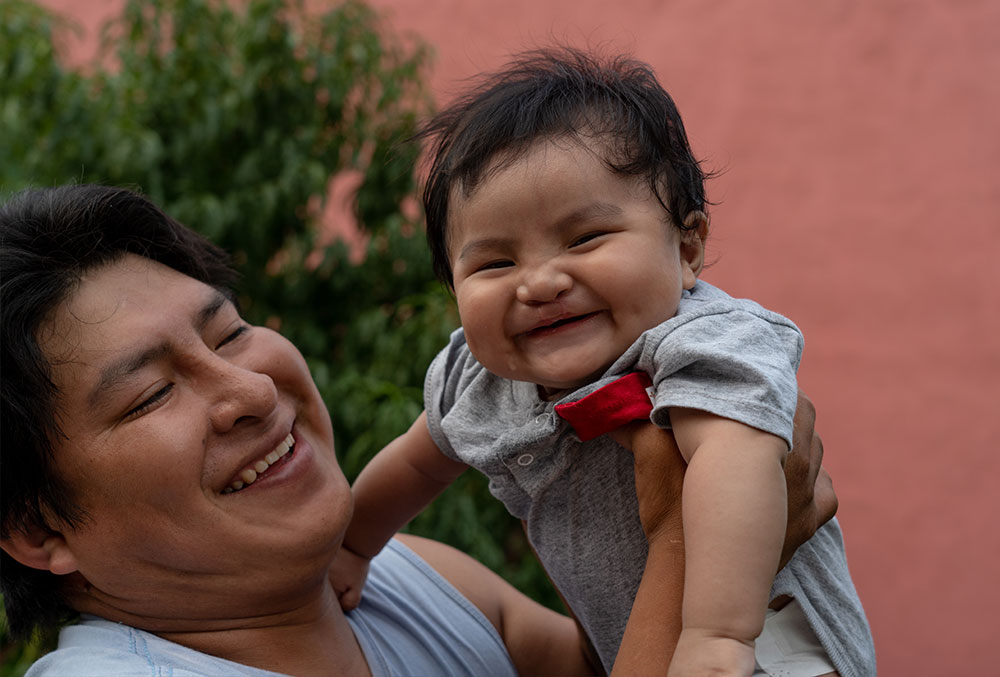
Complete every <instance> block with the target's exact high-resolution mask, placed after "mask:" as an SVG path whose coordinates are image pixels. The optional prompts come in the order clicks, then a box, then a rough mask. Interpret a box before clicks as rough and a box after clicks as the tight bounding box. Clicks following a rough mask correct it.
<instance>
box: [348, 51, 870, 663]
mask: <svg viewBox="0 0 1000 677" xmlns="http://www.w3.org/2000/svg"><path fill="white" fill-rule="evenodd" d="M425 135H426V136H428V137H430V138H433V139H435V144H434V146H433V148H432V151H433V155H432V159H433V161H432V166H431V169H430V174H429V177H428V181H427V185H426V189H425V192H424V206H425V210H426V215H427V235H428V240H429V243H430V246H431V250H432V254H433V257H434V264H435V270H436V272H437V274H438V275H439V277H441V279H442V280H444V281H445V282H446V283H447V284H448V285H449V286H450V287H451V288H452V289H453V290H454V294H455V298H456V300H457V304H458V310H459V314H460V316H461V320H462V328H461V329H459V330H457V331H456V332H455V333H454V334H453V335H452V337H451V341H450V343H449V345H448V346H447V347H446V348H445V349H444V350H443V351H442V352H441V353H440V354H439V355H438V357H437V358H436V359H435V360H434V362H433V364H432V365H431V367H430V369H429V372H428V375H427V381H426V386H425V407H426V410H425V413H424V414H422V415H421V416H420V418H419V419H418V420H417V421H416V423H414V425H413V426H412V427H411V428H410V430H409V431H408V432H406V433H405V434H403V435H402V436H401V437H399V438H397V439H396V440H395V441H394V442H392V443H391V444H390V445H388V446H387V447H386V448H385V449H384V450H383V451H382V452H380V453H379V454H378V455H377V456H376V457H375V458H374V459H373V460H372V462H371V463H370V464H369V466H368V467H367V468H366V469H365V470H364V471H363V472H362V473H361V475H360V476H359V477H358V479H357V481H356V483H355V485H354V491H355V501H356V510H355V516H354V519H353V521H352V524H351V527H350V529H349V530H348V532H347V536H346V538H345V542H344V545H345V548H346V550H347V551H350V552H351V553H354V554H355V555H357V557H353V558H352V556H350V555H347V556H346V558H347V559H345V560H341V561H339V562H338V563H337V566H336V569H335V584H336V586H337V588H338V590H339V591H344V594H343V595H342V601H343V603H344V604H345V605H348V606H349V605H351V604H356V603H357V599H358V595H359V591H360V589H361V586H362V585H363V582H364V577H365V574H366V570H367V561H368V559H370V558H371V557H373V556H374V555H375V554H376V553H378V551H379V550H380V549H381V548H382V546H383V545H384V544H385V543H386V542H387V541H388V540H389V539H390V538H391V536H392V535H393V534H394V533H395V532H396V531H397V530H398V529H399V528H400V527H402V526H403V525H404V524H405V523H406V522H408V521H409V520H410V519H411V518H412V517H413V516H414V515H415V514H416V513H417V512H419V510H420V509H422V508H423V507H424V506H425V505H426V504H427V503H428V502H429V501H431V500H432V499H433V498H434V497H435V496H436V495H437V494H438V493H439V492H440V491H441V490H443V489H444V488H445V487H446V486H447V485H448V484H449V483H450V482H451V481H453V480H454V479H455V478H456V477H457V476H458V475H459V474H460V473H461V472H462V471H463V470H465V469H466V468H467V467H469V466H472V467H474V468H476V469H478V470H480V471H481V472H483V473H485V474H486V475H487V476H488V477H489V478H490V490H491V491H492V493H493V494H494V495H495V496H496V497H497V498H499V499H500V500H501V501H503V502H504V504H505V505H506V507H507V509H508V510H509V511H510V512H511V513H512V514H513V515H514V516H516V517H518V518H520V519H522V520H524V521H525V524H526V529H527V533H528V537H529V539H530V541H531V543H532V545H533V546H534V548H535V550H536V552H537V553H538V556H539V558H540V560H541V561H542V564H543V565H544V567H545V569H546V571H547V572H548V573H549V575H550V577H551V578H552V580H553V581H554V583H555V585H556V586H557V587H558V589H559V591H560V593H561V594H562V596H563V597H564V599H565V600H566V602H567V604H568V605H569V607H570V608H571V609H572V611H573V613H574V615H575V616H576V617H577V619H578V620H579V621H580V623H581V624H582V626H583V628H584V629H585V630H586V632H587V634H588V636H589V637H590V638H591V640H592V642H593V644H594V646H595V648H596V650H597V653H598V654H599V656H600V659H601V661H602V662H603V664H604V666H605V668H606V669H608V670H609V671H610V669H611V666H612V664H613V663H614V659H615V655H616V653H617V650H618V646H619V644H620V642H621V639H622V635H623V632H624V629H625V626H626V623H627V621H628V617H629V612H630V610H631V605H632V601H633V599H634V598H635V594H636V589H637V586H638V583H639V580H640V577H641V576H642V573H643V563H644V562H645V559H646V541H645V538H644V535H643V532H642V527H641V525H640V522H639V518H638V514H637V505H636V498H635V488H634V478H633V474H632V473H633V465H632V456H631V454H630V453H629V451H628V450H627V449H625V448H623V446H621V445H620V444H618V442H616V441H615V438H614V437H612V436H611V435H608V434H602V433H605V432H607V431H608V428H609V426H608V425H603V426H602V424H601V421H600V420H598V419H596V418H594V416H595V414H594V412H597V411H600V410H602V409H603V410H608V409H610V410H612V416H611V418H612V419H614V418H615V416H614V413H613V410H614V409H615V407H616V404H615V403H616V401H619V400H620V401H622V402H626V403H633V404H634V401H635V400H634V397H633V396H631V395H629V390H630V389H631V390H634V389H635V387H636V383H635V382H634V381H636V380H638V381H641V385H647V384H648V385H649V386H650V389H649V393H650V395H649V399H650V400H651V406H647V407H646V408H645V409H644V410H643V413H646V412H649V413H648V415H649V419H650V420H651V421H652V422H653V423H654V424H656V425H658V426H660V427H662V428H671V429H672V430H673V434H674V436H675V439H676V441H677V444H678V446H679V448H680V450H681V453H682V454H683V455H684V458H685V459H686V460H687V462H688V469H687V472H686V475H685V478H684V495H683V519H684V534H685V557H686V564H685V572H686V574H685V588H684V603H683V630H682V633H681V636H680V639H679V641H678V644H677V649H676V651H675V654H674V658H673V661H672V663H671V668H670V669H671V674H693V673H698V674H700V673H702V672H705V673H706V674H708V673H709V672H710V671H711V670H719V671H720V672H718V674H744V675H749V674H751V673H753V672H754V671H755V670H758V671H759V670H761V669H763V670H764V672H759V673H758V674H782V675H819V674H828V673H832V672H833V671H834V670H836V671H839V673H840V674H842V675H869V674H873V673H874V670H875V666H874V649H873V647H872V641H871V635H870V631H869V628H868V624H867V621H866V619H865V616H864V612H863V610H862V607H861V603H860V601H859V600H858V597H857V594H856V592H855V590H854V586H853V584H852V582H851V579H850V575H849V573H848V569H847V564H846V560H845V556H844V551H843V543H842V539H841V535H840V530H839V526H838V525H837V523H836V522H835V521H831V522H830V523H828V524H827V525H825V526H824V527H823V528H821V529H820V530H819V531H818V532H817V533H816V535H815V536H814V537H813V538H812V539H810V541H808V542H807V543H806V544H805V545H804V546H802V547H801V548H800V549H799V551H798V552H797V553H796V555H795V557H793V558H792V560H791V562H789V564H788V565H787V566H786V567H785V568H784V569H782V570H781V572H779V574H778V576H777V578H776V577H775V571H776V570H777V567H778V563H779V555H780V551H781V546H782V542H783V538H784V528H785V522H786V515H785V509H786V497H785V481H784V475H783V472H782V462H783V459H784V456H785V454H786V453H787V452H788V449H789V448H790V445H791V440H792V419H793V414H794V410H795V405H796V395H797V386H796V380H795V371H796V368H797V367H798V362H799V357H800V354H801V350H802V337H801V334H800V333H799V331H798V330H797V328H796V327H795V325H794V324H792V322H790V321H789V320H787V319H785V318H783V317H781V316H779V315H777V314H775V313H772V312H770V311H768V310H765V309H764V308H761V307H760V306H759V305H757V304H755V303H753V302H751V301H747V300H737V299H733V298H731V297H729V296H727V295H726V294H725V293H723V292H722V291H720V290H718V289H716V288H714V287H712V286H711V285H709V284H707V283H705V282H704V281H700V280H699V279H698V275H699V273H700V272H701V270H702V265H703V262H704V254H705V240H706V237H707V235H708V217H707V215H706V201H705V196H704V188H703V179H704V176H703V173H702V170H701V168H700V167H699V164H698V162H697V161H696V160H695V159H694V157H693V155H692V153H691V150H690V147H689V145H688V141H687V137H686V134H685V131H684V126H683V124H682V122H681V118H680V115H679V113H678V112H677V109H676V107H675V106H674V103H673V101H672V100H671V98H670V97H669V95H668V94H667V93H666V92H665V91H664V90H663V88H662V87H661V86H660V85H659V83H658V82H657V81H656V79H655V77H654V76H653V75H652V73H651V72H650V70H649V68H648V67H646V66H645V65H643V64H641V63H638V62H635V61H632V60H630V59H626V58H619V59H613V60H610V61H602V60H601V59H598V58H596V57H592V56H590V55H587V54H584V53H580V52H576V51H572V50H562V51H558V52H535V53H530V54H527V55H525V56H523V57H521V58H520V59H519V60H517V61H515V62H514V63H513V64H512V65H511V66H509V67H508V68H507V69H506V70H504V71H502V72H500V73H498V74H496V75H494V76H492V77H491V78H488V79H487V80H485V82H484V84H482V85H481V86H480V87H478V88H476V89H475V90H473V91H472V92H470V93H469V94H467V95H466V96H465V97H464V98H462V99H460V100H459V101H458V102H457V103H455V104H453V105H452V106H451V107H450V108H448V109H447V110H445V111H444V112H442V113H441V114H439V115H438V116H437V117H436V118H434V120H432V121H431V123H430V125H429V126H428V128H427V130H426V132H425ZM629 374H632V376H628V377H627V378H626V380H625V381H621V380H619V379H621V377H623V376H627V375H629ZM647 377H648V378H647ZM641 385H640V387H641ZM595 400H596V401H595ZM630 416H631V415H627V416H626V417H625V418H626V419H627V418H629V417H630ZM618 422H619V423H620V422H622V421H621V420H619V421H618ZM611 427H613V426H611ZM788 599H791V600H792V601H791V602H789V603H787V604H784V606H781V601H786V600H788ZM776 600H779V601H776ZM769 603H771V606H772V607H775V608H777V607H779V606H780V610H776V609H768V606H769ZM758 636H759V639H758ZM755 640H756V642H755ZM755 648H756V656H755ZM755 658H756V661H755ZM712 674H716V673H712Z"/></svg>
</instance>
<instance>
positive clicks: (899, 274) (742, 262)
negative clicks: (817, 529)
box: [46, 0, 1000, 676]
mask: <svg viewBox="0 0 1000 677" xmlns="http://www.w3.org/2000/svg"><path fill="white" fill-rule="evenodd" d="M325 2H326V0H315V2H314V3H313V4H315V5H320V6H322V5H323V4H324V3H325ZM373 2H374V4H375V5H376V6H378V7H380V8H382V9H384V10H385V12H386V13H387V16H388V20H389V21H390V23H391V25H392V26H394V27H395V28H396V29H397V30H400V31H406V32H410V33H412V34H415V35H417V36H420V37H422V38H423V39H425V40H427V41H429V42H430V43H431V44H432V45H433V47H434V48H435V50H436V52H437V60H436V68H435V71H434V75H433V81H432V84H433V87H434V91H435V93H436V94H437V96H438V98H439V99H440V100H445V99H447V98H448V97H449V95H450V94H451V93H452V92H454V91H456V89H457V88H458V86H459V83H458V82H457V80H458V79H459V78H463V77H466V76H469V75H472V74H474V73H476V72H477V71H480V70H482V69H485V68H493V67H496V66H498V65H499V64H500V63H502V61H503V57H504V55H505V54H507V53H509V52H511V51H515V50H518V49H523V48H526V47H533V46H538V45H543V44H547V43H549V42H551V41H552V40H553V39H557V40H560V41H564V42H571V43H574V44H577V45H586V44H590V45H596V44H604V45H605V46H606V47H608V48H611V49H625V50H630V51H632V52H633V53H634V54H635V55H636V56H638V57H639V58H641V59H643V60H646V61H648V62H650V63H652V64H653V65H654V67H655V68H656V70H657V72H658V74H659V75H660V77H661V79H662V81H663V82H664V84H665V85H666V86H667V88H668V89H669V90H670V91H671V93H672V94H673V95H674V97H675V99H676V100H677V102H678V104H679V105H680V107H681V110H682V112H683V113H684V116H685V120H686V122H687V124H688V129H689V132H690V135H691V137H692V141H693V144H694V146H695V149H696V152H698V153H699V154H700V155H701V156H703V157H704V158H706V160H707V162H708V165H709V167H711V168H714V169H722V170H725V172H724V174H722V176H721V177H720V178H718V179H717V180H715V181H714V182H713V183H712V184H711V185H710V197H711V198H712V199H714V200H716V201H718V202H719V203H720V204H719V206H718V207H716V208H715V209H714V211H713V235H712V240H711V253H712V257H713V258H714V260H715V262H716V263H715V265H714V266H713V267H712V268H711V269H710V270H709V271H708V272H707V274H706V276H705V277H706V278H707V279H709V280H710V281H713V282H715V283H718V284H720V285H722V286H724V287H726V288H728V289H729V290H731V291H732V292H735V293H737V294H741V295H747V296H752V297H754V298H756V299H758V300H760V301H761V302H763V303H765V304H766V305H769V306H771V307H773V308H775V309H776V310H779V311H781V312H783V313H785V314H787V315H789V316H790V317H792V318H793V319H794V320H796V322H798V323H799V325H800V326H801V327H802V329H803V330H804V332H805V334H806V353H805V357H804V361H803V364H802V369H801V372H800V380H801V383H802V385H803V387H804V388H805V390H806V391H807V392H808V393H809V395H810V396H811V397H812V398H813V399H814V401H815V402H816V404H817V407H818V409H819V421H818V426H819V429H820V431H821V433H822V434H823V438H824V440H825V443H826V449H827V457H826V465H827V466H828V468H829V469H830V472H831V473H832V475H833V477H834V480H835V482H836V487H837V490H838V494H839V496H840V499H841V509H840V519H841V521H842V523H843V525H844V528H845V531H846V538H847V547H848V556H849V559H850V563H851V566H852V569H853V572H854V577H855V581H856V584H857V587H858V589H859V592H860V594H861V596H862V599H863V600H864V602H865V605H866V608H867V610H868V613H869V617H870V619H871V622H872V626H873V629H874V633H875V641H876V647H877V650H878V653H879V666H880V672H881V673H882V674H884V675H904V674H905V675H949V676H955V675H985V674H997V670H998V669H997V668H996V667H995V665H994V659H993V656H994V655H995V644H996V636H997V627H998V626H997V622H996V620H995V616H994V614H995V611H996V610H997V609H998V607H1000V584H998V583H997V581H996V577H995V575H994V574H991V573H990V572H991V571H996V568H997V566H998V564H997V563H998V562H1000V529H998V528H997V527H996V525H995V519H994V518H995V514H996V512H997V509H998V508H1000V499H998V498H997V495H998V492H997V490H996V489H995V486H996V484H997V478H998V476H1000V414H998V411H1000V406H998V401H1000V339H998V335H1000V272H998V271H1000V267H998V265H997V259H998V258H1000V125H998V124H997V116H998V115H1000V113H998V111H1000V85H998V84H997V83H1000V39H998V36H1000V3H996V2H992V1H991V0H964V1H963V2H946V1H945V0H939V1H935V0H882V2H878V3H873V2H864V1H862V0H815V1H813V2H801V1H800V0H759V1H758V2H753V3H751V2H738V1H736V0H718V1H713V2H705V1H703V0H670V1H668V0H617V1H616V2H613V3H612V2H607V1H606V0H548V1H543V0H507V1H505V2H486V1H480V2H474V1H471V0H419V1H418V0H373ZM46 4H49V5H51V6H58V7H60V8H62V9H63V10H66V11H67V12H69V13H70V14H72V15H74V16H76V17H78V18H80V19H81V20H82V21H83V23H84V24H85V25H87V26H93V25H95V24H96V23H97V21H99V20H100V18H101V17H103V16H106V15H107V14H108V13H110V12H113V11H114V8H115V6H117V4H118V3H117V2H110V3H108V2H99V1H96V0H46Z"/></svg>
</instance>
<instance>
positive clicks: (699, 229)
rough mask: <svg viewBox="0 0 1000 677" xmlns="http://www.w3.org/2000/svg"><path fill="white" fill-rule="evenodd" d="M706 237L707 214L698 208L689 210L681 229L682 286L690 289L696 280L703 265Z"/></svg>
mask: <svg viewBox="0 0 1000 677" xmlns="http://www.w3.org/2000/svg"><path fill="white" fill-rule="evenodd" d="M706 239H708V214H706V213H705V212H703V211H701V210H700V209H699V210H694V211H692V212H689V213H688V215H687V217H685V219H684V227H683V228H682V229H681V244H680V254H681V268H682V270H681V272H682V275H683V281H684V288H685V289H690V288H691V287H693V286H694V283H695V282H696V281H697V280H698V276H699V275H700V274H701V269H702V267H703V266H704V265H705V240H706Z"/></svg>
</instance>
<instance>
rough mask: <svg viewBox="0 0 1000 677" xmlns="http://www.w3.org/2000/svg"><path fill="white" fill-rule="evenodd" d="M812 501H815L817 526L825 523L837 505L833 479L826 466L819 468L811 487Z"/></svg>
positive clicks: (832, 514)
mask: <svg viewBox="0 0 1000 677" xmlns="http://www.w3.org/2000/svg"><path fill="white" fill-rule="evenodd" d="M813 501H814V502H815V503H816V516H817V522H816V524H817V527H819V525H822V524H826V523H827V522H828V521H830V519H832V518H833V516H834V515H836V514H837V508H838V507H839V504H838V501H837V494H836V493H835V492H834V490H833V479H832V478H831V477H830V473H828V472H827V471H826V468H820V469H819V475H818V476H817V477H816V484H815V486H814V489H813Z"/></svg>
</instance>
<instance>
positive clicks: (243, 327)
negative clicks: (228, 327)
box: [215, 324, 250, 350]
mask: <svg viewBox="0 0 1000 677" xmlns="http://www.w3.org/2000/svg"><path fill="white" fill-rule="evenodd" d="M249 330H250V326H249V325H246V324H241V325H240V326H239V327H237V328H236V331H234V332H233V333H232V334H229V335H228V336H227V337H226V338H224V339H222V341H221V342H220V343H219V345H217V346H216V347H215V349H216V350H218V349H219V348H221V347H222V346H224V345H226V344H227V343H232V342H233V341H235V340H236V339H238V338H239V337H240V336H242V335H243V334H245V333H247V332H248V331H249Z"/></svg>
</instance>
